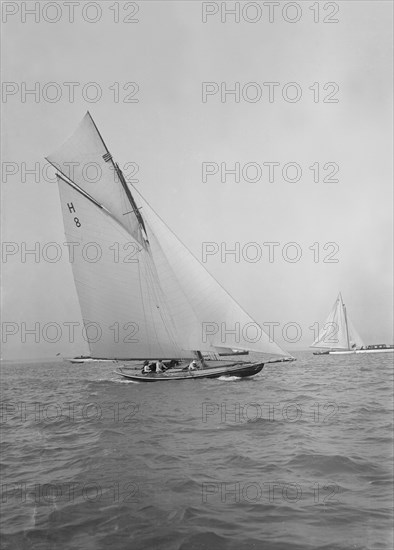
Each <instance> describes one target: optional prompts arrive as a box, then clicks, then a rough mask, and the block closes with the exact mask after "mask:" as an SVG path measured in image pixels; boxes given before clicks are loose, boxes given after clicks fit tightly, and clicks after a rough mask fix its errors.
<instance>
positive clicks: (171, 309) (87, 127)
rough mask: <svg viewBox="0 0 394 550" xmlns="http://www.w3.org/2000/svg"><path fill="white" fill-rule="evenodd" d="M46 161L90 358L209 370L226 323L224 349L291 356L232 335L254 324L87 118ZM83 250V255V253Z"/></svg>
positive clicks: (241, 371)
mask: <svg viewBox="0 0 394 550" xmlns="http://www.w3.org/2000/svg"><path fill="white" fill-rule="evenodd" d="M48 160H49V162H51V164H52V165H53V166H54V167H55V168H56V169H57V171H58V174H57V182H58V186H59V193H60V202H61V207H62V213H63V221H64V229H65V235H66V238H67V241H68V242H72V243H74V247H75V249H76V252H75V254H74V257H73V261H72V262H71V265H72V270H73V276H74V281H75V286H76V290H77V295H78V299H79V305H80V309H81V315H82V319H83V322H84V325H85V330H86V333H87V334H88V333H89V330H88V329H91V332H90V337H89V339H88V344H89V350H90V357H91V358H93V359H95V358H106V359H116V360H120V359H123V360H126V359H127V360H149V359H158V358H161V359H163V360H165V359H167V360H169V359H184V360H186V359H190V358H192V359H195V358H196V357H198V358H199V359H201V360H202V364H203V365H205V366H207V363H206V362H205V361H204V360H203V356H202V353H212V352H213V353H217V347H222V346H223V341H222V338H221V331H219V330H216V331H215V330H212V327H221V326H225V327H226V328H227V329H228V332H227V333H226V347H228V348H230V349H243V350H247V351H255V352H262V353H267V354H269V355H272V354H274V355H286V352H284V351H283V350H281V349H280V348H279V347H278V346H277V345H276V344H275V342H272V340H270V339H269V337H268V335H266V334H265V332H263V331H261V336H260V338H259V339H258V340H256V341H255V340H252V339H248V338H246V337H245V333H244V332H243V331H240V334H238V335H237V334H235V332H236V331H234V330H232V331H231V330H230V329H233V328H234V326H236V325H238V326H241V327H247V326H248V325H256V323H255V322H254V321H253V319H252V318H251V317H250V316H249V315H248V314H247V313H246V312H245V311H244V310H243V309H242V307H241V306H240V305H239V304H238V303H237V302H235V300H234V299H233V298H232V297H231V296H230V295H229V294H228V293H227V292H226V291H225V290H224V289H223V288H222V287H221V285H220V284H219V283H218V282H217V281H216V280H215V279H214V278H213V277H212V276H211V275H210V274H209V273H208V272H207V271H206V269H205V268H204V267H203V266H202V265H201V264H200V262H199V261H198V260H197V259H196V258H195V257H194V256H193V255H192V254H191V253H190V252H189V251H188V249H187V248H186V247H185V246H184V245H183V244H182V243H181V242H180V240H179V239H178V238H177V237H176V236H175V234H174V233H173V232H172V231H171V230H170V229H169V228H168V226H167V225H166V224H165V223H164V222H163V220H162V219H161V218H160V217H159V216H158V215H157V214H156V212H154V210H153V209H152V208H151V207H150V205H149V204H148V203H147V201H146V200H144V199H143V198H142V196H141V195H140V193H138V194H139V205H137V203H136V201H135V198H134V196H133V195H132V193H131V189H130V186H129V185H128V183H127V182H126V179H125V177H124V175H123V173H122V171H121V170H120V168H119V165H118V164H117V163H116V162H115V161H114V160H113V158H112V155H111V153H110V152H109V150H108V148H107V146H106V144H105V143H104V141H103V139H102V137H101V135H100V133H99V131H98V129H97V127H96V125H95V123H94V121H93V119H92V117H91V115H90V114H89V113H87V114H86V115H85V117H84V118H83V120H82V122H81V123H80V125H79V127H78V128H77V130H76V131H75V133H74V134H73V135H72V136H71V137H70V138H69V139H68V140H67V141H66V142H65V143H64V144H63V146H62V147H61V148H60V149H59V150H58V151H56V152H55V153H53V154H52V155H50V156H49V157H48ZM70 166H72V168H73V170H72V173H70ZM89 169H90V170H91V171H90V172H89ZM133 192H134V191H133ZM141 210H142V212H141ZM75 243H76V244H75ZM83 250H85V252H86V253H85V255H83V254H81V253H80V251H83ZM89 250H90V256H89V254H88V251H89ZM78 252H79V253H78ZM94 254H96V256H97V257H96V258H94V257H93V256H94ZM92 255H93V256H92ZM204 323H208V324H209V325H210V327H211V329H210V330H209V331H204ZM92 330H93V336H92ZM217 363H219V364H217ZM263 366H264V363H262V362H252V361H250V362H239V361H238V362H237V363H234V362H232V363H229V364H226V363H225V362H223V361H220V362H218V361H217V362H216V364H213V368H212V369H208V368H204V369H202V370H199V371H198V373H195V374H193V376H191V375H190V374H189V373H183V372H182V373H180V372H178V373H177V376H175V372H174V371H171V374H170V373H168V374H167V373H165V375H162V376H159V375H153V374H152V375H145V376H144V375H142V374H141V375H136V374H133V375H132V376H131V375H129V374H127V373H126V372H125V370H124V369H120V370H119V371H118V373H119V374H121V375H122V376H124V377H127V378H132V379H139V380H142V381H157V380H162V379H164V380H169V379H170V378H171V377H172V379H183V378H185V377H188V378H190V377H193V378H196V377H198V378H200V377H218V376H222V375H223V374H232V375H237V376H251V375H253V374H256V373H258V372H260V371H261V369H262V368H263ZM173 372H174V374H172V373H173ZM152 377H153V378H152Z"/></svg>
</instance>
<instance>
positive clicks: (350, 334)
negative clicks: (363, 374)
mask: <svg viewBox="0 0 394 550" xmlns="http://www.w3.org/2000/svg"><path fill="white" fill-rule="evenodd" d="M363 346H364V343H363V341H362V340H361V338H360V336H359V335H358V333H357V331H356V329H355V328H354V326H353V324H352V322H351V321H350V319H349V316H348V314H347V311H346V306H345V304H344V302H343V299H342V294H341V293H339V294H338V297H337V299H336V301H335V304H334V306H333V308H332V310H331V312H330V315H329V316H328V317H327V320H326V322H325V324H324V326H323V328H322V330H321V331H320V333H319V336H318V337H317V338H316V340H315V341H314V342H313V344H312V345H311V347H314V348H323V349H328V350H329V353H338V354H339V353H353V352H355V351H356V350H357V349H359V348H361V347H363ZM321 353H327V352H324V351H323V352H317V354H318V355H319V354H321Z"/></svg>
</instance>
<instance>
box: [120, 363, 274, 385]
mask: <svg viewBox="0 0 394 550" xmlns="http://www.w3.org/2000/svg"><path fill="white" fill-rule="evenodd" d="M263 367H264V363H248V364H246V365H245V364H244V365H242V364H240V363H238V364H237V365H231V366H227V367H210V368H207V369H203V370H194V371H184V372H183V371H180V370H177V371H173V372H166V373H162V374H161V373H160V374H159V373H151V374H134V373H133V374H129V373H127V372H125V370H126V369H125V368H122V367H119V369H118V370H116V371H115V372H116V373H117V374H120V376H123V377H124V378H127V379H128V380H133V381H135V382H170V381H171V380H172V381H179V380H196V379H199V378H219V377H220V376H238V377H240V378H244V377H246V376H254V375H255V374H258V373H259V372H260V371H261V370H262V369H263Z"/></svg>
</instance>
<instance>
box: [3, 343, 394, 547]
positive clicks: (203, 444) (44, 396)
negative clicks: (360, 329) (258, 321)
mask: <svg viewBox="0 0 394 550" xmlns="http://www.w3.org/2000/svg"><path fill="white" fill-rule="evenodd" d="M295 356H296V357H297V361H296V362H293V363H272V364H267V365H266V366H265V367H264V369H263V371H262V372H261V373H260V374H258V375H257V376H254V377H251V378H247V379H237V378H234V377H231V378H229V379H226V378H222V379H219V380H189V381H181V382H169V383H166V384H161V383H153V384H152V383H151V384H143V383H133V382H128V381H125V380H122V379H121V378H120V377H119V376H118V375H117V374H115V373H114V366H115V365H113V364H111V363H85V364H72V363H70V362H67V361H63V362H56V363H55V362H53V363H50V362H41V363H40V362H37V363H29V364H22V363H18V362H12V363H11V362H9V363H3V364H2V365H1V381H2V409H1V410H2V512H3V513H2V533H3V535H2V548H3V549H14V548H15V549H30V548H31V549H36V550H52V549H56V550H58V549H59V550H60V549H70V550H71V549H75V550H77V549H78V550H84V549H88V550H90V549H91V550H97V549H108V548H110V549H111V550H117V549H132V550H139V549H145V548H146V549H163V550H172V549H174V550H175V549H182V550H197V549H198V550H203V549H207V550H208V549H209V550H211V549H215V550H221V549H229V550H232V549H234V550H243V549H245V550H247V549H248V550H249V549H259V550H260V549H263V550H271V549H272V550H279V549H283V550H298V549H299V550H305V549H322V548H325V549H334V550H335V549H338V550H339V549H383V548H392V542H393V540H392V517H393V493H392V481H393V465H392V464H393V463H392V456H391V455H392V405H393V393H392V391H393V380H392V375H393V368H392V367H393V365H392V361H393V355H392V354H371V355H348V356H329V355H325V356H324V355H323V356H320V357H319V356H314V355H312V354H311V353H310V352H302V353H295Z"/></svg>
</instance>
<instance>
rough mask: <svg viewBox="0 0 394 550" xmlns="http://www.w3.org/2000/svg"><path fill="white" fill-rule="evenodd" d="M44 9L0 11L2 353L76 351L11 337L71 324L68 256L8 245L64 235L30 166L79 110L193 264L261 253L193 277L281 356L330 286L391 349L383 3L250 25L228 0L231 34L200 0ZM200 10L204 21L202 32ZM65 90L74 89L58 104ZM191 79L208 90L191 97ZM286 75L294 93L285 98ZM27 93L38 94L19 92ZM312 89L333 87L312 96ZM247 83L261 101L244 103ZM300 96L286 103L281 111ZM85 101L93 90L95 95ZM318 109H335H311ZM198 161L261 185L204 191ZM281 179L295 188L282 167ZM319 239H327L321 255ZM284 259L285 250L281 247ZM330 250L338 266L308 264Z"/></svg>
mask: <svg viewBox="0 0 394 550" xmlns="http://www.w3.org/2000/svg"><path fill="white" fill-rule="evenodd" d="M25 4H26V5H29V6H33V5H34V3H33V2H32V3H30V2H26V3H25ZM50 4H51V5H52V8H50V7H48V8H47V11H43V10H42V9H41V8H40V11H39V12H38V13H37V14H36V16H34V15H28V14H24V13H22V7H21V5H18V4H16V3H15V2H4V3H3V5H2V7H3V21H4V19H5V22H3V59H2V64H3V69H2V77H3V81H5V82H6V83H8V84H6V88H5V95H4V94H3V103H2V112H3V123H2V124H3V126H2V133H3V146H2V149H3V161H4V162H6V166H5V167H4V166H3V178H2V179H3V183H2V199H3V201H2V238H3V241H5V242H11V241H12V242H14V243H16V250H17V252H16V253H15V254H14V255H9V256H7V258H6V260H7V262H6V263H5V258H4V257H3V264H2V270H3V280H2V290H3V315H2V321H3V322H8V323H9V322H14V323H16V324H17V327H18V328H17V330H18V333H17V334H15V335H13V336H9V337H8V341H7V343H6V344H4V345H3V355H2V356H3V358H16V357H25V358H27V357H30V358H33V357H43V356H52V355H53V356H54V355H56V353H61V354H62V355H64V356H70V355H71V356H72V355H75V354H77V353H78V354H79V353H84V352H86V351H87V350H86V347H84V345H83V339H82V337H81V335H80V333H78V334H77V335H76V342H75V343H69V342H68V335H67V333H66V331H64V334H63V338H62V339H61V341H59V342H58V343H57V344H49V343H48V342H45V341H44V340H43V339H42V338H41V339H40V340H41V341H40V342H39V343H38V344H37V343H35V342H34V339H33V337H27V341H26V343H22V342H21V336H20V330H21V328H22V327H21V323H27V326H28V328H29V327H31V326H32V325H33V324H34V323H35V322H39V323H41V326H43V325H44V324H45V323H47V322H56V323H58V324H60V325H61V324H62V323H64V322H65V321H80V313H79V308H78V302H77V296H76V291H75V288H74V282H73V278H72V271H71V268H70V265H69V262H68V256H67V252H66V248H65V247H64V246H62V248H63V255H62V258H61V260H60V261H59V262H57V263H49V262H48V261H45V258H43V257H42V254H41V255H40V258H39V260H40V261H39V262H38V263H35V261H34V257H33V256H28V257H27V259H26V262H23V261H22V259H23V258H22V255H21V250H22V247H23V246H24V245H22V243H24V242H25V243H26V246H27V247H30V248H32V247H33V246H34V243H35V242H38V243H40V246H41V248H42V247H43V246H44V245H45V244H46V243H48V242H57V243H60V245H62V243H64V241H65V238H64V232H63V231H64V230H63V222H62V215H61V208H60V202H59V196H58V190H57V186H56V183H54V182H49V181H46V177H47V174H48V176H49V175H52V172H51V171H48V173H47V174H46V173H44V174H43V173H42V171H43V170H44V167H45V164H46V162H45V159H44V157H45V156H46V155H48V154H49V153H51V152H52V151H53V150H54V149H57V148H58V146H59V145H60V144H61V143H62V142H63V141H64V140H65V139H66V138H67V137H68V136H69V135H70V134H71V133H72V132H73V131H74V129H75V127H76V126H77V125H78V123H79V122H80V120H81V119H82V117H83V116H84V114H85V112H86V110H90V112H91V114H92V115H93V117H94V119H95V121H96V123H97V125H98V127H99V129H100V131H101V133H102V135H103V137H104V139H105V140H106V142H107V145H108V147H109V149H110V151H111V152H112V154H113V155H114V157H115V158H116V160H117V161H118V162H119V163H120V165H121V166H123V167H124V166H125V165H126V169H125V172H126V175H129V176H130V175H131V168H130V165H127V163H132V162H134V163H136V164H138V166H139V171H138V173H137V174H136V175H134V177H135V178H137V179H138V182H136V183H135V185H136V187H137V188H138V189H139V190H141V192H142V193H143V195H144V196H145V197H146V199H147V200H148V201H149V202H150V204H151V205H152V206H153V207H154V208H155V209H156V211H157V212H158V213H159V214H160V215H161V217H162V218H163V219H164V220H165V221H166V222H167V223H168V225H169V226H170V227H171V228H172V229H173V230H174V231H175V233H176V234H177V235H178V236H179V237H180V238H181V240H182V241H183V242H184V243H185V244H186V245H187V246H188V247H189V248H190V249H191V251H192V252H193V253H194V254H195V255H196V256H197V257H198V258H200V259H201V257H202V247H203V244H202V243H204V242H211V243H217V246H218V249H219V251H220V250H221V249H222V250H223V249H224V248H225V247H226V246H227V248H228V249H231V248H234V246H235V245H234V243H235V242H239V243H240V249H241V251H242V249H244V251H245V250H246V251H247V252H246V254H247V253H248V252H250V255H252V248H251V247H249V248H245V245H246V246H247V245H248V243H256V245H257V246H256V245H254V246H255V250H258V248H259V247H260V249H261V252H262V256H261V258H260V260H259V261H257V262H252V261H249V260H248V257H247V255H246V258H245V257H244V256H245V255H244V256H243V255H242V253H241V256H240V261H239V262H238V263H236V262H235V261H234V256H227V258H226V261H225V262H222V261H221V257H220V254H219V253H218V254H215V255H212V256H209V257H208V258H207V261H206V263H205V266H206V267H207V269H208V270H209V271H210V272H211V273H212V274H213V275H214V276H215V277H216V278H217V279H218V280H219V281H220V283H221V284H222V285H223V286H224V287H225V288H226V289H227V290H228V291H229V292H230V293H231V294H232V295H233V296H234V298H236V299H237V301H238V302H239V303H240V304H242V306H243V307H244V308H245V309H246V311H248V312H249V313H250V315H251V316H252V317H253V318H254V319H255V320H256V321H257V322H259V323H264V322H265V323H267V322H279V323H280V326H279V328H277V329H276V332H275V336H276V338H275V339H276V341H277V343H278V344H279V345H280V346H282V347H284V348H285V349H290V350H291V349H296V348H297V347H298V348H300V347H301V348H302V347H304V348H306V347H307V346H309V345H310V344H311V343H312V341H313V340H314V336H315V335H314V332H313V331H312V330H311V329H309V327H310V326H312V325H313V324H314V323H316V322H318V323H320V324H321V323H323V322H324V321H325V319H326V317H327V316H328V314H329V311H330V309H331V307H332V304H333V303H334V301H335V299H336V296H337V294H338V292H339V291H342V295H343V298H344V301H345V303H346V305H347V308H348V314H349V316H350V317H351V319H352V321H353V324H354V325H355V326H356V328H357V330H358V332H359V333H360V335H361V337H362V338H363V340H364V342H365V343H367V344H368V343H380V342H386V343H391V340H392V303H393V295H392V245H393V243H392V191H391V188H392V165H391V151H392V146H393V143H392V108H391V95H392V71H391V66H392V53H391V51H392V4H391V2H384V1H382V2H379V1H369V2H368V1H365V2H358V1H345V2H338V3H337V4H338V5H339V11H338V13H334V8H335V4H334V3H332V2H331V3H325V2H321V3H320V11H319V13H317V12H316V8H315V9H314V10H312V9H310V8H311V7H313V5H314V3H313V2H306V1H305V2H298V3H295V4H296V5H297V6H298V8H299V10H298V12H297V11H296V8H291V9H288V11H284V12H283V10H282V8H283V5H284V3H281V5H280V6H279V8H276V11H274V12H273V14H272V13H271V14H269V9H268V6H267V5H263V4H262V3H260V4H259V5H260V9H261V14H260V15H261V18H260V20H259V21H256V22H254V23H252V22H251V21H252V20H254V19H257V15H258V12H257V9H256V7H253V5H252V6H249V7H248V8H247V9H246V10H245V9H244V10H243V11H242V8H243V7H244V6H245V3H242V2H241V3H240V10H241V12H240V18H239V22H238V23H237V22H235V21H234V16H231V15H227V16H226V14H221V13H220V3H214V2H211V3H209V5H208V4H206V5H205V8H204V7H203V6H202V3H200V2H186V1H185V2H182V1H179V2H139V3H138V8H139V9H138V13H133V12H134V11H136V9H135V5H133V3H130V2H129V3H121V2H101V3H100V5H99V7H100V11H97V7H95V3H90V4H91V6H90V8H89V9H85V10H83V4H82V3H78V4H76V5H75V13H74V21H73V22H70V21H69V19H70V14H69V9H70V8H67V6H65V5H64V3H63V2H58V3H57V5H58V9H57V10H56V9H55V7H54V6H53V4H54V3H50ZM88 4H89V3H88ZM230 4H231V5H233V4H234V3H233V2H228V3H227V5H230ZM249 4H250V3H249ZM328 4H330V6H328ZM15 6H17V8H16V7H15ZM111 6H112V9H111ZM324 8H325V9H324ZM204 9H205V10H206V11H212V12H215V11H216V9H217V10H218V13H212V14H211V15H209V14H208V15H206V23H203V21H202V19H203V10H204ZM4 10H6V13H4ZM116 10H118V13H117V11H116ZM14 11H15V12H16V13H13V12H14ZM335 11H336V10H335ZM221 15H222V17H223V18H224V22H222V21H221ZM269 15H271V17H272V18H273V21H272V22H271V23H270V22H269ZM117 16H119V19H120V21H119V22H118V23H116V22H115V21H114V19H115V18H116V17H117ZM35 17H36V19H37V20H35ZM125 18H126V19H138V22H134V23H133V22H131V23H127V22H125V21H123V19H125ZM314 18H318V19H319V22H314ZM324 18H326V19H328V20H335V19H338V22H332V23H328V22H326V23H324V21H323V19H324ZM55 19H59V20H58V21H57V22H53V23H50V22H49V20H55ZM86 19H90V22H89V21H87V20H86ZM94 19H97V22H92V21H93V20H94ZM286 19H287V21H286ZM295 19H298V21H294V22H293V23H291V22H289V21H290V20H295ZM50 82H52V83H56V84H55V85H51V86H48V83H50ZM65 82H74V83H79V84H75V86H74V94H75V97H74V101H73V102H72V101H70V95H69V90H70V85H68V87H67V85H65V84H64V83H65ZM89 82H90V83H94V84H93V85H90V86H86V84H87V83H89ZM133 82H134V83H137V84H138V87H139V90H138V92H136V93H135V94H134V95H132V94H133V90H134V88H133V85H131V84H127V83H133ZM203 82H213V83H217V87H216V85H215V84H213V85H211V87H210V90H213V91H216V89H219V92H218V93H214V94H212V95H208V96H207V97H206V101H203V99H202V89H203V84H202V83H203ZM236 82H239V83H240V84H239V85H240V90H241V93H240V97H239V102H236V101H234V95H227V96H225V97H224V101H221V96H220V88H221V83H224V84H223V89H224V90H225V89H226V88H227V89H230V88H234V86H235V84H234V83H236ZM269 82H277V83H279V85H278V86H275V87H274V88H273V90H274V93H275V95H274V98H273V101H272V102H270V101H269V97H268V92H269V86H268V85H267V84H265V85H264V84H263V83H269ZM290 82H292V83H296V84H297V86H290V87H287V88H286V87H285V85H286V84H287V83H290ZM35 83H38V85H37V86H38V87H37V90H38V92H37V93H38V95H37V97H35V96H34V95H33V94H29V95H27V96H26V97H25V96H24V90H25V89H26V88H28V89H32V88H34V85H35ZM116 83H117V84H116ZM248 83H255V84H253V85H250V84H249V85H248ZM315 83H318V84H315ZM326 83H335V84H330V85H329V86H328V87H327V86H326V89H324V86H325V84H326ZM314 84H315V85H314ZM3 86H4V84H3ZM311 86H312V89H309V87H311ZM124 87H126V89H123V88H124ZM259 90H261V91H262V95H261V98H260V99H259V100H257V101H253V98H254V93H258V92H259ZM300 90H301V93H302V96H301V97H300V99H299V101H294V102H291V99H292V98H294V97H295V95H294V94H296V93H300ZM97 91H100V93H101V97H100V98H98V100H97V101H96V102H93V101H92V99H93V98H94V96H95V94H96V93H97ZM242 91H243V93H242ZM118 92H119V93H118ZM282 92H283V93H282ZM318 92H319V95H318V96H317V93H318ZM286 93H287V94H288V95H287V96H286ZM56 94H58V98H56ZM283 94H285V97H287V99H284V98H283ZM330 98H331V100H338V101H337V102H334V101H332V102H325V101H324V99H326V100H327V99H330ZM54 99H58V100H57V101H54ZM131 99H138V102H130V100H131ZM51 100H52V101H51ZM314 100H317V101H316V102H315V101H314ZM207 162H210V163H216V164H217V165H218V166H219V167H220V165H221V163H226V166H227V168H232V167H233V166H234V164H235V163H236V162H239V163H240V166H241V168H242V167H243V166H244V165H245V164H247V163H255V168H256V167H257V171H258V170H259V169H261V178H260V180H259V181H255V182H253V181H250V180H251V179H253V177H254V175H255V173H257V172H253V168H249V170H247V171H246V172H245V174H246V178H245V177H243V175H242V172H241V177H240V181H239V182H235V181H234V178H233V176H231V175H227V178H225V179H226V181H224V182H222V181H221V178H220V172H219V173H218V174H214V175H211V176H208V177H207V178H206V179H207V181H205V182H204V181H203V178H202V170H203V168H202V167H203V163H207ZM270 162H279V163H280V166H279V167H277V169H276V171H275V178H274V181H272V182H270V181H269V179H268V166H267V164H265V165H264V164H263V163H270ZM289 162H293V163H297V165H299V166H300V167H301V169H302V176H301V177H300V179H299V181H295V182H290V181H284V180H283V177H282V168H283V166H284V165H285V164H286V163H289ZM12 163H15V164H12ZM35 163H40V169H42V170H41V175H40V176H39V177H38V180H39V181H35V177H34V175H25V174H23V169H24V167H26V168H28V169H31V168H33V167H34V165H35ZM316 163H318V165H317V164H316ZM327 163H332V164H329V165H327V166H326V168H324V166H325V165H326V164H327ZM334 163H335V164H336V165H337V166H338V167H339V171H338V172H337V174H336V175H332V179H338V180H339V181H337V182H335V181H334V182H332V181H325V182H324V181H323V178H325V177H327V176H329V175H330V172H331V171H332V169H333V167H335V164H334ZM312 165H314V167H315V168H314V171H312V170H311V169H310V168H309V167H310V166H312ZM214 166H215V164H212V165H210V167H211V168H212V167H214ZM249 166H250V165H249ZM317 166H319V180H320V181H318V182H315V181H314V176H315V177H317V172H316V170H317ZM4 171H6V173H4ZM12 171H15V174H12V173H11V172H12ZM287 174H288V176H289V178H293V177H295V172H294V171H292V170H291V169H290V171H289V172H288V173H287ZM248 179H249V181H247V180H248ZM23 180H25V181H23ZM137 200H138V199H137ZM268 242H277V243H280V244H279V245H278V247H276V248H275V256H274V261H273V262H269V258H268V246H267V245H263V243H268ZM289 242H296V243H298V250H301V253H302V257H301V258H300V260H299V261H298V262H290V261H286V260H285V259H284V258H283V256H282V250H283V247H285V245H286V243H289ZM314 243H317V244H315V245H314ZM326 243H336V245H331V246H330V247H329V248H327V249H326V250H324V249H323V247H324V245H325V244H326ZM312 245H314V250H310V249H309V247H311V246H312ZM317 249H319V251H320V255H319V258H318V260H319V261H317V262H314V254H315V259H317V257H316V253H317ZM8 250H10V249H8ZM285 250H286V248H285ZM287 251H288V253H289V256H292V255H293V254H294V252H295V248H294V247H293V248H289V249H287ZM330 253H332V256H331V258H332V259H337V260H338V262H336V263H335V262H332V263H327V262H324V261H323V259H324V258H326V259H327V256H329V254H330ZM289 322H293V323H297V324H298V325H299V327H300V328H301V330H302V336H301V338H300V339H299V341H298V342H297V343H289V342H286V341H285V340H284V339H283V337H282V334H281V329H282V328H283V326H284V325H286V323H289ZM289 335H290V337H292V336H293V335H294V332H292V331H289Z"/></svg>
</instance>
